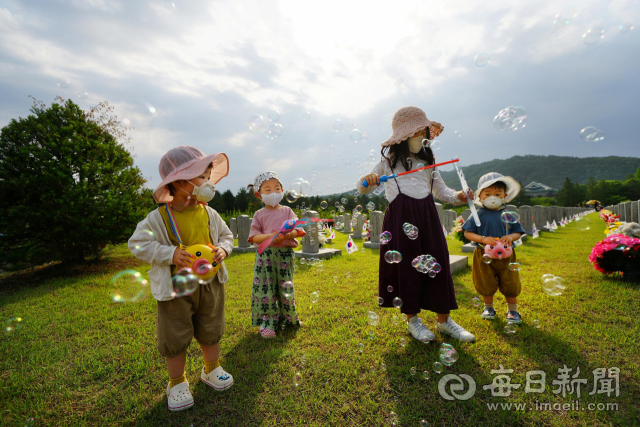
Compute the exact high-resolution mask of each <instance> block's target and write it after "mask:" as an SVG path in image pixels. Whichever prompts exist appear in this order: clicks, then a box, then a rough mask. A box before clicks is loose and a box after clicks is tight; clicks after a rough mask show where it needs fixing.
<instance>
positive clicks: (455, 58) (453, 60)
mask: <svg viewBox="0 0 640 427" xmlns="http://www.w3.org/2000/svg"><path fill="white" fill-rule="evenodd" d="M457 63H458V57H457V56H455V55H454V56H452V57H451V58H449V64H451V65H456V64H457Z"/></svg>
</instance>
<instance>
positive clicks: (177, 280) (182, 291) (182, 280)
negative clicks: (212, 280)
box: [171, 268, 200, 297]
mask: <svg viewBox="0 0 640 427" xmlns="http://www.w3.org/2000/svg"><path fill="white" fill-rule="evenodd" d="M199 284H200V279H198V276H196V275H195V274H193V271H192V270H191V269H190V268H181V269H180V270H178V271H177V272H176V275H175V276H173V277H172V278H171V285H172V287H173V292H171V296H172V297H183V296H186V295H191V294H192V293H194V292H195V290H196V289H197V288H198V285H199Z"/></svg>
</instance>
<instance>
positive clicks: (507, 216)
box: [500, 211, 520, 224]
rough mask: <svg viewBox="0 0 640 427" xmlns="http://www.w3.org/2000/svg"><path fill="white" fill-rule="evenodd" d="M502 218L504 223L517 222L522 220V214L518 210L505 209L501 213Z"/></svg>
mask: <svg viewBox="0 0 640 427" xmlns="http://www.w3.org/2000/svg"><path fill="white" fill-rule="evenodd" d="M500 220H501V221H502V222H503V223H504V224H516V223H517V222H518V221H519V220H520V215H518V213H517V212H510V211H504V212H502V214H501V215H500Z"/></svg>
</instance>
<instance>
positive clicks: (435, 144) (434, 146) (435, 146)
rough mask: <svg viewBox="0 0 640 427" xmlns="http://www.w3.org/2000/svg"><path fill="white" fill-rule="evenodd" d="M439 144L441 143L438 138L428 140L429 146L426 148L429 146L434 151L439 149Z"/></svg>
mask: <svg viewBox="0 0 640 427" xmlns="http://www.w3.org/2000/svg"><path fill="white" fill-rule="evenodd" d="M441 145H442V144H441V143H440V140H439V139H434V140H433V141H429V146H428V147H427V148H431V151H435V150H439V149H440V146H441Z"/></svg>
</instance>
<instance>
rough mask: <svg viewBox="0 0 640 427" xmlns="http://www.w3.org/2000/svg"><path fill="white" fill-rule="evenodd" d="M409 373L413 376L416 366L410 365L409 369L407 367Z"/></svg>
mask: <svg viewBox="0 0 640 427" xmlns="http://www.w3.org/2000/svg"><path fill="white" fill-rule="evenodd" d="M409 375H411V376H412V377H414V376H415V375H416V367H415V366H412V367H411V369H409Z"/></svg>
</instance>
